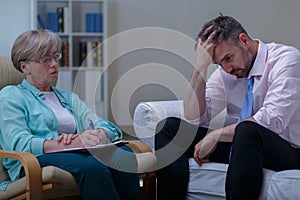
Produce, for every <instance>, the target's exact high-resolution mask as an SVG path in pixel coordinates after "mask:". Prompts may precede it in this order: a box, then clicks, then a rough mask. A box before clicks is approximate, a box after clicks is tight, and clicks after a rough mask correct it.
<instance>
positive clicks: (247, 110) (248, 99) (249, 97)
mask: <svg viewBox="0 0 300 200" xmlns="http://www.w3.org/2000/svg"><path fill="white" fill-rule="evenodd" d="M247 82H248V87H247V91H246V96H245V99H244V103H243V107H242V110H241V113H240V118H239V122H240V121H242V120H244V119H247V118H249V117H251V116H252V112H253V104H254V103H253V93H252V91H253V83H254V76H251V77H250V78H248V79H247ZM231 151H232V147H231V149H230V153H229V162H230V159H231Z"/></svg>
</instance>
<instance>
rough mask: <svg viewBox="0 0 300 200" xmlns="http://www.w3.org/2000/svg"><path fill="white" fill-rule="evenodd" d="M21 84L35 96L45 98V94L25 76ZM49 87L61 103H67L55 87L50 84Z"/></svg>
mask: <svg viewBox="0 0 300 200" xmlns="http://www.w3.org/2000/svg"><path fill="white" fill-rule="evenodd" d="M21 86H22V87H24V88H26V89H27V90H29V91H30V92H31V93H32V94H34V95H35V96H38V97H40V98H41V99H42V100H44V99H45V94H44V93H43V92H42V91H40V90H39V89H38V88H36V87H35V86H34V85H32V84H31V83H30V82H29V81H28V80H27V79H26V78H25V79H24V80H23V81H22V83H21ZM51 89H52V90H53V92H54V93H55V94H56V96H57V97H58V99H59V101H60V102H61V103H62V104H64V105H66V104H67V103H68V102H67V100H66V99H65V98H64V96H63V95H62V94H61V93H60V92H59V91H58V90H57V89H56V88H55V87H52V86H51Z"/></svg>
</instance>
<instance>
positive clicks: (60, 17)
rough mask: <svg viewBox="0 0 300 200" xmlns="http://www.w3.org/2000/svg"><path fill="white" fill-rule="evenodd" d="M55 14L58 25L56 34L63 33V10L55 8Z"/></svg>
mask: <svg viewBox="0 0 300 200" xmlns="http://www.w3.org/2000/svg"><path fill="white" fill-rule="evenodd" d="M56 12H57V17H58V19H57V23H58V32H59V33H63V32H64V8H63V7H58V8H56Z"/></svg>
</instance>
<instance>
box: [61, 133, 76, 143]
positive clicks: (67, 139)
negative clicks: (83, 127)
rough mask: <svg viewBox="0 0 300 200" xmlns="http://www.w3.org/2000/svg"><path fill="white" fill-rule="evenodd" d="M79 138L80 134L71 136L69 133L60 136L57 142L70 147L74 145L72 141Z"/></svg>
mask: <svg viewBox="0 0 300 200" xmlns="http://www.w3.org/2000/svg"><path fill="white" fill-rule="evenodd" d="M77 137H78V134H69V133H62V134H61V135H59V136H58V139H57V141H58V142H63V143H64V144H65V145H69V144H71V143H72V140H74V139H75V138H77Z"/></svg>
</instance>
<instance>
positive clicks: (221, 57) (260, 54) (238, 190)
mask: <svg viewBox="0 0 300 200" xmlns="http://www.w3.org/2000/svg"><path fill="white" fill-rule="evenodd" d="M197 49H198V57H197V61H196V64H195V69H194V71H193V74H192V77H191V80H190V84H189V85H188V87H187V89H186V95H185V98H184V114H185V118H186V119H187V120H189V121H194V122H195V121H197V122H198V123H199V124H198V125H197V127H196V128H197V129H196V133H195V137H194V139H193V141H192V144H191V145H190V146H189V148H186V147H185V145H182V143H181V142H180V141H184V140H186V138H185V135H188V134H193V133H192V132H193V130H195V125H192V124H191V123H187V122H185V121H183V120H180V119H177V118H168V119H166V121H165V122H162V123H160V124H159V125H158V128H157V130H160V131H159V132H158V133H157V134H156V137H155V148H156V150H159V149H160V148H162V147H164V146H165V145H167V144H169V143H174V145H175V146H176V148H178V149H180V151H181V152H182V156H180V157H179V158H178V159H177V160H176V161H174V162H173V163H171V164H170V165H168V166H166V167H164V168H163V169H161V170H159V171H158V172H157V185H158V188H157V192H158V199H184V198H185V195H186V192H187V184H188V180H189V171H188V170H189V166H188V158H189V157H194V159H195V161H196V162H197V163H198V164H199V165H200V166H201V165H202V164H203V163H206V162H220V163H229V167H228V171H227V176H226V186H225V192H226V199H230V200H232V199H236V200H241V199H243V200H245V199H251V200H253V199H257V198H258V197H259V194H260V189H261V185H262V178H263V168H268V169H271V170H274V171H281V170H287V169H300V149H299V147H300V131H299V130H300V101H299V99H300V53H299V51H298V50H297V49H295V48H293V47H290V46H285V45H281V44H276V43H270V44H264V43H263V42H262V41H260V40H253V39H251V38H250V36H249V35H248V34H247V32H246V31H245V29H244V28H243V27H242V25H241V24H240V23H239V22H238V21H237V20H236V19H234V18H233V17H229V16H220V17H217V18H215V19H213V20H211V21H209V22H207V23H206V24H205V25H204V26H203V28H202V30H201V31H200V33H199V35H198V39H197ZM211 63H216V64H218V65H219V68H218V69H217V70H216V71H215V72H214V73H213V74H212V76H211V77H210V78H209V79H208V80H206V77H207V70H208V66H209V65H210V64H211ZM247 80H248V81H249V84H248V83H247V82H248V81H247ZM250 80H251V81H250ZM245 96H246V98H245ZM246 99H247V100H246ZM249 99H250V100H249ZM247 104H248V106H246V105H247ZM249 105H250V106H249ZM249 107H250V108H249ZM225 108H226V110H227V115H228V117H229V119H230V120H229V121H230V124H229V125H227V124H226V125H225V126H224V127H223V128H221V129H217V130H213V131H210V132H209V134H207V133H208V129H207V128H203V127H201V126H202V125H203V124H204V123H206V122H209V120H211V119H212V118H213V117H214V116H215V115H216V114H218V113H219V112H221V111H222V110H224V109H225ZM247 109H248V110H247ZM249 111H250V113H248V114H247V113H246V114H245V112H249ZM175 135H176V137H178V138H177V139H176V141H175V142H174V140H173V139H174V137H175ZM178 141H179V142H178ZM183 143H184V142H183ZM158 159H159V160H160V159H161V160H162V159H164V158H163V157H160V156H159V155H158Z"/></svg>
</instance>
